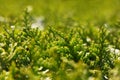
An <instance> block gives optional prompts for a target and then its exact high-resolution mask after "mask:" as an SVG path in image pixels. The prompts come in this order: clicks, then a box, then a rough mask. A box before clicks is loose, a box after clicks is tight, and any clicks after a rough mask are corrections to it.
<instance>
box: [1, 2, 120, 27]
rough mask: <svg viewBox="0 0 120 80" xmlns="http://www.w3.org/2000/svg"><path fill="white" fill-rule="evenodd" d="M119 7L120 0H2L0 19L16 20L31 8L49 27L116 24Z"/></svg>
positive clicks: (118, 16)
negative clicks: (76, 23) (78, 24)
mask: <svg viewBox="0 0 120 80" xmlns="http://www.w3.org/2000/svg"><path fill="white" fill-rule="evenodd" d="M119 5H120V0H0V19H3V18H4V17H5V18H6V17H9V18H15V17H17V16H19V15H21V13H22V12H23V10H24V9H25V8H26V7H29V8H31V9H32V15H33V16H35V17H41V16H42V17H44V18H45V20H46V22H47V24H48V25H64V24H63V23H65V24H66V25H68V23H69V25H70V24H73V22H78V23H81V24H84V23H86V22H87V23H94V24H101V23H106V22H107V23H114V22H116V21H118V20H119V19H120V7H119ZM74 25H75V24H74Z"/></svg>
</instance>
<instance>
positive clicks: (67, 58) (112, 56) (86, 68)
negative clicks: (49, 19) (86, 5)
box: [0, 10, 120, 80]
mask: <svg viewBox="0 0 120 80" xmlns="http://www.w3.org/2000/svg"><path fill="white" fill-rule="evenodd" d="M21 19H22V20H18V21H20V22H16V23H15V24H14V25H15V27H13V26H12V28H10V29H8V27H10V26H11V25H10V24H9V23H6V25H5V26H4V32H3V33H1V34H0V80H109V79H110V80H113V79H114V78H116V77H117V80H119V79H120V77H119V75H120V73H119V71H120V67H119V65H120V63H119V59H118V58H119V57H120V55H119V54H120V51H119V49H120V46H119V43H120V38H119V37H118V36H120V33H119V32H120V31H119V30H117V31H116V34H114V33H113V30H111V26H113V29H116V28H115V27H114V26H120V24H113V25H107V24H105V25H104V24H103V25H100V26H99V27H96V26H95V25H86V26H81V25H78V27H75V26H73V27H70V28H67V31H66V32H64V31H65V30H66V28H65V27H64V28H62V29H61V30H58V28H57V27H54V26H49V27H48V26H46V29H45V30H42V31H41V30H39V28H35V29H33V28H31V23H32V16H31V14H30V13H29V12H28V11H27V10H26V11H25V13H24V16H23V17H22V18H21ZM118 23H119V22H118ZM16 25H17V26H18V25H19V28H18V27H16ZM114 35H116V36H114ZM115 71H116V72H115Z"/></svg>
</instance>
